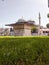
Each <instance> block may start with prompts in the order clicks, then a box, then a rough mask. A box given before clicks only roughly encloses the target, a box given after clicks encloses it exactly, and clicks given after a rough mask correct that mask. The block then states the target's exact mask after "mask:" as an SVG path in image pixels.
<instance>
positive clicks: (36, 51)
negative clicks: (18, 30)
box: [0, 36, 49, 65]
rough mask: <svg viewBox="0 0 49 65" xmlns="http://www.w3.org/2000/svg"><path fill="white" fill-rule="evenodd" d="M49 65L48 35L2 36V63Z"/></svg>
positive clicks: (0, 37)
mask: <svg viewBox="0 0 49 65" xmlns="http://www.w3.org/2000/svg"><path fill="white" fill-rule="evenodd" d="M20 64H21V65H49V37H48V36H38V37H37V36H35V37H34V36H30V37H29V36H28V37H26V36H0V65H20Z"/></svg>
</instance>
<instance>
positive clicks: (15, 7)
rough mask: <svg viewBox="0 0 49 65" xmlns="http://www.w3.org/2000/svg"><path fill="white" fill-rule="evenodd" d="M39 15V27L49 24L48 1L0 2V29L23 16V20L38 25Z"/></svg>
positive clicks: (22, 0)
mask: <svg viewBox="0 0 49 65" xmlns="http://www.w3.org/2000/svg"><path fill="white" fill-rule="evenodd" d="M39 12H40V14H41V25H43V26H46V24H47V23H49V19H48V18H47V14H48V13H49V8H48V0H4V1H2V0H0V27H4V25H5V24H9V23H15V22H16V21H17V20H18V19H19V18H21V17H22V16H23V18H24V19H25V20H29V19H31V20H35V22H36V24H38V22H39V21H38V15H39Z"/></svg>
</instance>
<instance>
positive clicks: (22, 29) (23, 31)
mask: <svg viewBox="0 0 49 65" xmlns="http://www.w3.org/2000/svg"><path fill="white" fill-rule="evenodd" d="M6 26H12V27H13V32H14V35H15V36H31V28H32V26H34V21H32V20H28V21H26V20H24V19H19V20H18V21H17V22H16V23H14V24H7V25H6Z"/></svg>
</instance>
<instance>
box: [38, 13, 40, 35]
mask: <svg viewBox="0 0 49 65" xmlns="http://www.w3.org/2000/svg"><path fill="white" fill-rule="evenodd" d="M40 25H41V16H40V12H39V26H38V35H39V36H40Z"/></svg>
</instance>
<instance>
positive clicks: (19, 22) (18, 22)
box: [6, 19, 35, 26]
mask: <svg viewBox="0 0 49 65" xmlns="http://www.w3.org/2000/svg"><path fill="white" fill-rule="evenodd" d="M25 23H26V24H30V25H34V23H35V21H32V20H28V21H26V20H24V19H19V20H18V21H17V22H16V23H13V24H7V25H6V26H13V25H21V24H25Z"/></svg>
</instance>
